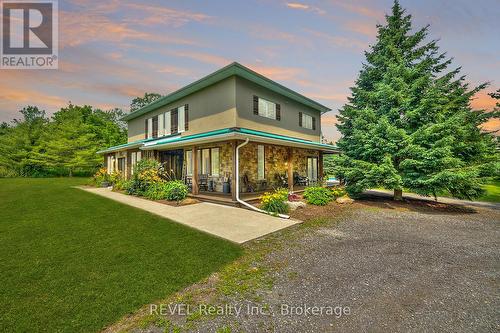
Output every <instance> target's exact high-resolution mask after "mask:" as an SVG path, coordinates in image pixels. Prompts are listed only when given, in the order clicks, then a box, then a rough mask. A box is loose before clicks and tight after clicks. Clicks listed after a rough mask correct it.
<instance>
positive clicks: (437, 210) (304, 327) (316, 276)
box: [153, 199, 500, 332]
mask: <svg viewBox="0 0 500 333" xmlns="http://www.w3.org/2000/svg"><path fill="white" fill-rule="evenodd" d="M325 212H327V214H325ZM296 215H297V216H296V217H299V218H302V219H304V220H306V223H305V224H307V220H308V219H316V218H317V217H318V216H320V215H327V216H330V217H331V218H329V222H325V223H322V224H320V225H319V226H315V227H311V228H305V227H304V226H303V227H297V230H295V231H293V230H292V231H290V230H288V231H285V232H288V233H290V232H296V233H297V234H298V235H299V236H300V237H297V238H296V239H295V240H293V241H290V245H289V246H282V247H280V248H277V249H276V250H273V251H271V252H270V254H269V255H268V256H267V257H266V258H265V259H264V260H265V263H267V264H268V265H269V266H273V267H275V266H276V263H280V265H279V266H280V268H279V269H275V270H273V271H272V273H271V274H272V275H273V278H274V283H273V285H272V288H271V289H262V290H261V291H259V297H258V298H257V301H252V302H250V301H248V300H237V298H234V299H232V300H231V299H229V300H227V301H228V302H229V303H230V304H231V306H233V307H234V308H237V307H240V308H242V314H240V315H239V316H235V315H234V314H233V315H226V316H217V317H215V318H212V319H210V320H205V321H201V322H200V323H199V325H196V326H195V327H196V328H195V329H193V331H198V332H215V331H217V330H219V332H331V331H338V332H364V331H370V332H396V331H399V332H421V331H434V332H436V331H439V332H471V331H474V332H493V331H496V332H498V331H499V329H500V321H499V318H500V284H499V281H500V279H499V275H500V251H499V241H500V232H499V224H500V212H499V211H498V210H490V209H484V208H476V207H475V208H471V209H463V208H459V207H458V208H457V207H451V208H450V207H449V206H446V205H444V204H440V205H436V206H435V207H429V206H428V204H407V203H406V204H405V203H402V204H394V203H392V202H390V201H384V200H382V199H380V200H379V201H377V200H375V201H358V202H356V203H355V204H353V205H349V206H340V205H338V204H334V203H333V204H331V205H330V206H328V207H326V208H316V207H314V208H306V209H304V210H303V211H300V212H298V213H296ZM285 232H284V233H285ZM250 305H253V306H256V307H258V308H259V307H260V309H262V310H263V311H262V312H263V314H260V315H247V314H246V311H247V310H248V309H252V308H251V307H250ZM314 306H316V307H318V308H317V311H316V312H315V313H314V312H313V311H314V310H313V307H314ZM292 307H295V308H293V309H294V310H295V313H296V314H295V315H289V313H290V312H291V311H292V310H293V309H292ZM301 309H302V312H307V313H302V314H300V313H299V312H300V311H301ZM329 310H330V311H329ZM318 312H321V313H320V314H318ZM332 312H333V313H332ZM153 331H154V330H153Z"/></svg>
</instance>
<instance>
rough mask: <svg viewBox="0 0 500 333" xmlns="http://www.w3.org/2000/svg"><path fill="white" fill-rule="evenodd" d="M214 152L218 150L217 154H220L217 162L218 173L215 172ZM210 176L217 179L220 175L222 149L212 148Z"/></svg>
mask: <svg viewBox="0 0 500 333" xmlns="http://www.w3.org/2000/svg"><path fill="white" fill-rule="evenodd" d="M214 150H217V152H218V155H217V161H216V164H217V169H218V172H217V173H215V172H214V164H215V163H214V159H213V157H214ZM210 175H211V176H216V177H218V176H219V175H220V148H219V147H214V148H210Z"/></svg>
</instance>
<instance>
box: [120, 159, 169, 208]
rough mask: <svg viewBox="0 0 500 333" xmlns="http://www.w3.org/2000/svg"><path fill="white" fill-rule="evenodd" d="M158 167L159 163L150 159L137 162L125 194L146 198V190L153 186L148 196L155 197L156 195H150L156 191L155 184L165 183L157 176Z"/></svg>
mask: <svg viewBox="0 0 500 333" xmlns="http://www.w3.org/2000/svg"><path fill="white" fill-rule="evenodd" d="M159 167H160V163H158V162H157V161H155V160H152V159H142V160H140V161H139V162H137V165H136V167H135V172H134V176H133V178H132V182H131V183H130V185H129V187H128V188H127V193H128V194H133V195H144V196H146V192H147V190H148V188H149V187H151V186H155V189H151V190H150V195H151V196H154V197H157V195H153V194H152V192H154V191H155V190H158V187H157V186H156V185H155V184H157V183H164V182H165V181H164V180H163V179H162V178H161V177H160V175H159V174H158V169H159ZM160 199H162V198H160Z"/></svg>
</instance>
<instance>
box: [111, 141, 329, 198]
mask: <svg viewBox="0 0 500 333" xmlns="http://www.w3.org/2000/svg"><path fill="white" fill-rule="evenodd" d="M239 143H241V142H238V144H239ZM259 145H263V146H264V157H265V160H264V170H265V171H264V176H265V177H264V178H265V179H262V180H259V179H258V161H257V159H258V153H257V151H258V146H259ZM205 148H219V149H220V150H219V162H220V165H219V176H214V177H210V179H211V180H213V181H214V186H215V191H216V192H222V191H223V182H226V181H229V182H231V179H232V177H233V144H232V143H231V142H214V143H211V144H205V145H200V146H197V149H205ZM191 149H192V147H189V148H185V149H184V152H186V151H189V150H191ZM132 151H137V149H134V150H129V151H127V152H126V151H122V152H117V153H111V154H108V155H111V156H114V157H115V163H116V159H117V158H118V157H126V158H127V163H126V167H127V171H126V175H127V176H128V177H129V176H130V172H129V170H130V167H131V165H130V152H132ZM289 152H291V153H292V164H293V172H297V173H298V174H299V175H300V176H307V158H308V157H318V156H319V152H318V151H316V150H309V149H299V148H291V147H285V146H278V145H268V144H259V143H254V142H250V143H248V144H247V145H246V146H244V147H242V148H241V149H240V191H241V192H247V191H248V190H250V189H251V190H253V191H263V190H267V189H272V188H277V187H283V186H284V182H285V181H288V160H289ZM108 155H106V156H108ZM158 156H159V154H158V151H143V152H142V158H158ZM199 158H201V157H200V156H198V159H199ZM106 160H107V158H105V161H106ZM115 168H116V165H115ZM182 170H183V171H182V174H183V177H182V178H183V179H184V178H185V177H184V176H185V175H186V174H187V164H186V158H185V153H184V159H183V167H182Z"/></svg>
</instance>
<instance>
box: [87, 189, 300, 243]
mask: <svg viewBox="0 0 500 333" xmlns="http://www.w3.org/2000/svg"><path fill="white" fill-rule="evenodd" d="M78 188H79V189H81V190H84V191H87V192H90V193H94V194H97V195H101V196H103V197H106V198H108V199H111V200H115V201H118V202H121V203H123V204H125V205H129V206H132V207H136V208H139V209H143V210H145V211H148V212H150V213H152V214H156V215H159V216H161V217H164V218H166V219H169V220H173V221H175V222H178V223H181V224H184V225H187V226H189V227H192V228H195V229H198V230H201V231H204V232H207V233H209V234H212V235H215V236H218V237H221V238H225V239H227V240H230V241H232V242H235V243H239V244H241V243H245V242H248V241H250V240H252V239H256V238H259V237H262V236H264V235H267V234H270V233H272V232H275V231H278V230H281V229H284V228H287V227H289V226H292V225H294V224H297V223H301V221H298V220H291V219H290V220H285V219H281V218H278V217H273V216H270V215H266V214H262V213H258V212H254V211H251V210H247V209H241V208H236V207H229V206H222V205H217V204H212V203H206V202H203V203H197V204H192V205H186V206H180V207H174V206H169V205H165V204H162V203H158V202H154V201H151V200H147V199H142V198H138V197H135V196H131V195H126V194H121V193H117V192H113V191H111V190H110V189H107V188H94V187H78Z"/></svg>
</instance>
